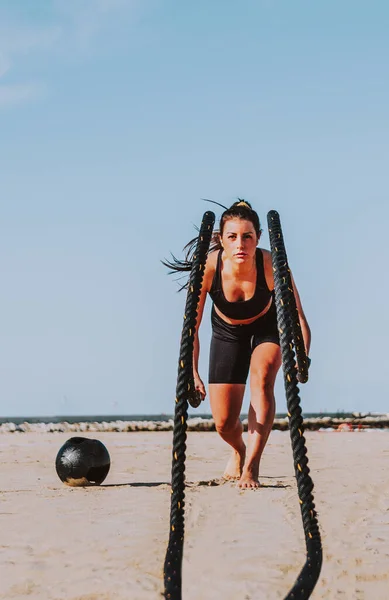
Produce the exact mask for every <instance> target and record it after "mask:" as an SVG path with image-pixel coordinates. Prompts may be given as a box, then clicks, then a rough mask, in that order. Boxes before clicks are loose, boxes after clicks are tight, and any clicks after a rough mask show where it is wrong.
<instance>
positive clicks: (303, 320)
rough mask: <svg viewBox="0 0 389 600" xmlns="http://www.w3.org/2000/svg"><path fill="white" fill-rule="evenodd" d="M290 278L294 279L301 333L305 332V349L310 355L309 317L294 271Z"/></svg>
mask: <svg viewBox="0 0 389 600" xmlns="http://www.w3.org/2000/svg"><path fill="white" fill-rule="evenodd" d="M290 278H291V280H292V285H293V291H294V297H295V298H296V306H297V311H298V314H299V319H300V325H301V333H302V334H303V339H304V344H305V351H306V353H307V355H308V354H309V350H310V348H311V329H310V327H309V325H308V321H307V318H306V316H305V313H304V310H303V307H302V305H301V300H300V295H299V293H298V291H297V287H296V283H295V281H294V279H293V275H292V273H291V274H290Z"/></svg>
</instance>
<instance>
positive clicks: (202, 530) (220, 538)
mask: <svg viewBox="0 0 389 600" xmlns="http://www.w3.org/2000/svg"><path fill="white" fill-rule="evenodd" d="M88 435H89V437H94V436H93V434H88ZM96 437H97V436H96ZM68 438H69V435H68V434H62V433H60V434H51V433H45V434H36V433H35V434H34V433H15V434H3V435H1V436H0V462H1V478H0V598H1V600H3V599H7V600H11V599H14V600H17V599H19V598H28V599H29V600H38V599H39V600H46V599H47V600H49V599H50V600H62V599H66V600H122V599H123V600H124V599H126V600H128V599H130V600H132V599H133V600H146V599H147V600H148V599H150V600H152V599H157V598H161V597H162V596H161V592H162V590H163V577H162V568H163V562H164V558H165V553H166V547H167V540H168V532H169V511H170V488H169V484H168V482H169V479H170V469H171V443H172V434H171V432H160V433H155V432H153V433H104V434H100V433H99V434H98V438H99V439H100V440H101V441H103V442H104V443H105V444H106V446H107V448H108V450H109V452H110V454H111V459H112V466H111V471H110V473H109V475H108V477H107V479H106V481H105V482H104V484H103V485H101V486H100V487H90V488H70V487H67V486H65V485H64V484H62V483H61V481H60V480H59V479H58V478H57V475H56V472H55V468H54V461H55V456H56V453H57V451H58V449H59V447H60V446H61V445H62V443H64V442H65V440H66V439H68ZM306 438H307V445H308V456H309V461H310V468H311V474H312V478H313V481H314V484H315V489H314V496H315V503H316V507H317V510H318V512H319V524H320V529H321V533H322V539H323V547H324V552H323V554H324V563H323V569H322V573H321V577H320V580H319V582H318V584H317V587H316V589H315V591H314V593H313V594H312V596H311V597H312V598H316V599H319V598H327V599H336V598H339V599H350V600H351V599H353V600H370V599H372V598H374V599H375V600H380V599H382V600H386V599H387V598H389V574H388V571H389V570H388V564H389V479H388V476H387V472H388V460H389V431H385V430H384V431H374V432H352V433H343V432H342V433H339V432H312V433H310V432H308V433H307V435H306ZM227 457H228V451H227V450H226V447H225V445H224V443H223V442H222V441H221V440H220V438H219V437H218V435H217V434H216V433H213V432H209V433H190V434H189V436H188V450H187V470H186V473H187V483H188V487H187V490H186V535H185V551H184V561H183V600H195V599H196V600H199V599H201V600H203V599H204V600H207V599H216V598H217V599H218V600H221V599H223V600H249V599H254V598H255V599H267V598H269V599H276V598H284V596H285V595H286V594H287V592H288V591H289V589H290V588H291V586H292V584H293V582H294V580H295V577H296V576H297V574H298V572H299V570H300V568H301V567H302V565H303V563H304V561H305V543H304V536H303V529H302V523H301V517H300V510H299V505H298V500H297V492H296V484H295V479H294V476H293V462H292V454H291V448H290V440H289V433H288V432H278V431H273V432H272V434H271V437H270V440H269V443H268V446H267V448H266V450H265V454H264V457H263V461H262V465H261V483H262V487H261V488H260V489H259V490H256V491H252V490H245V491H241V490H239V488H237V487H236V486H235V485H234V484H233V483H224V484H222V483H221V484H219V485H209V483H215V484H217V483H218V480H219V478H220V475H221V473H222V471H223V469H224V466H225V463H226V460H227Z"/></svg>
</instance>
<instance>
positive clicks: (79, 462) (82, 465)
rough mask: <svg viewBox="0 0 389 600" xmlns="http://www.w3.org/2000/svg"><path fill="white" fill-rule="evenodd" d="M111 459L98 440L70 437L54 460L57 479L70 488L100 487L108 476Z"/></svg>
mask: <svg viewBox="0 0 389 600" xmlns="http://www.w3.org/2000/svg"><path fill="white" fill-rule="evenodd" d="M110 466H111V459H110V456H109V453H108V450H107V448H106V447H105V446H104V444H103V443H102V442H100V441H99V440H92V439H90V438H83V437H72V438H70V440H68V441H67V442H65V443H64V445H63V446H62V447H61V448H60V449H59V451H58V454H57V458H56V459H55V468H56V471H57V474H58V477H59V478H60V479H61V481H63V482H64V483H66V484H67V485H71V486H82V485H100V483H102V482H103V481H104V479H105V478H106V477H107V475H108V471H109V468H110Z"/></svg>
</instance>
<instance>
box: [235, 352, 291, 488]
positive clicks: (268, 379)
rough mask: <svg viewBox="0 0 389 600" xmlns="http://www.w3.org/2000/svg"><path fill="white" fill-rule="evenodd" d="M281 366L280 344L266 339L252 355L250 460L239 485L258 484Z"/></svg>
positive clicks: (249, 420) (249, 422)
mask: <svg viewBox="0 0 389 600" xmlns="http://www.w3.org/2000/svg"><path fill="white" fill-rule="evenodd" d="M280 366H281V350H280V347H279V346H278V345H277V344H274V343H272V342H265V343H263V344H260V345H259V346H257V347H256V348H255V349H254V351H253V354H252V356H251V364H250V391H251V400H250V407H249V414H248V442H247V454H246V461H245V464H244V467H243V472H242V476H241V478H240V480H239V486H240V487H243V488H253V487H258V486H259V482H258V472H259V462H260V460H261V456H262V452H263V450H264V448H265V445H266V442H267V439H268V437H269V434H270V431H271V429H272V425H273V421H274V416H275V399H274V384H275V380H276V376H277V373H278V370H279V368H280Z"/></svg>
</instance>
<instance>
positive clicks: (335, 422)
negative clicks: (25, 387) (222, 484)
mask: <svg viewBox="0 0 389 600" xmlns="http://www.w3.org/2000/svg"><path fill="white" fill-rule="evenodd" d="M242 423H243V426H244V430H245V431H247V419H244V420H243V421H242ZM173 425H174V421H173V419H169V420H166V421H147V420H144V421H120V420H117V421H99V422H79V423H68V422H66V421H63V422H61V423H29V422H28V421H25V422H24V423H2V424H1V425H0V434H1V433H88V432H90V433H98V432H103V433H110V432H137V431H172V430H173ZM187 426H188V431H215V423H214V420H213V419H212V418H209V419H206V418H202V417H191V418H189V419H188V421H187ZM287 429H289V419H288V418H276V419H275V420H274V424H273V430H278V431H286V430H287ZM304 429H305V430H306V431H324V430H327V429H328V430H336V431H363V430H366V429H367V430H368V429H389V414H386V415H366V416H355V417H352V418H350V417H348V418H343V417H322V416H321V417H310V418H306V419H304Z"/></svg>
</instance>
